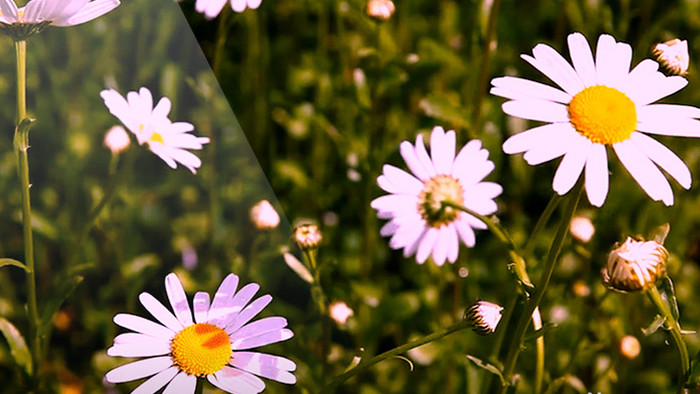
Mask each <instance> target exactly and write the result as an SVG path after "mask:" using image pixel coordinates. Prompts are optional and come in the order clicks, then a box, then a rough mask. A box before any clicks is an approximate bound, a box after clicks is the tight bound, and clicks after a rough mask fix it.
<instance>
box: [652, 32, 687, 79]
mask: <svg viewBox="0 0 700 394" xmlns="http://www.w3.org/2000/svg"><path fill="white" fill-rule="evenodd" d="M652 54H653V55H654V56H655V57H656V60H657V61H658V62H659V63H661V65H662V66H664V68H666V70H668V72H670V73H671V74H674V75H685V74H687V73H688V66H689V65H690V55H688V41H686V40H682V41H681V40H679V39H677V38H675V39H673V40H670V41H666V42H663V43H660V44H656V46H654V49H653V50H652Z"/></svg>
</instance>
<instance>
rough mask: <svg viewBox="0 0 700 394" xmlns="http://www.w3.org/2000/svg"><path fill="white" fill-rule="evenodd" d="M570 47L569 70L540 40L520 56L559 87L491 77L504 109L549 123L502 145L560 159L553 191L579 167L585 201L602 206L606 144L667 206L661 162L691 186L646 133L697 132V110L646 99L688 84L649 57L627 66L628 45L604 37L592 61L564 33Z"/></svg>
mask: <svg viewBox="0 0 700 394" xmlns="http://www.w3.org/2000/svg"><path fill="white" fill-rule="evenodd" d="M568 44H569V52H570V55H571V60H572V63H573V67H572V66H571V65H570V64H569V63H568V62H567V61H566V59H564V58H563V57H562V56H561V55H560V54H559V53H557V52H556V51H555V50H554V49H552V48H551V47H549V46H547V45H544V44H539V45H537V46H535V48H534V49H533V50H532V53H533V56H528V55H522V58H523V59H525V60H526V61H527V62H528V63H530V64H532V65H533V66H534V67H535V68H537V69H538V70H540V71H541V72H542V73H544V74H545V75H546V76H547V77H549V78H550V79H551V80H552V81H553V82H555V83H556V84H557V85H559V86H560V87H561V88H562V90H559V89H556V88H554V87H551V86H548V85H544V84H541V83H538V82H533V81H529V80H526V79H521V78H516V77H502V78H495V79H494V80H492V81H491V83H492V85H493V87H492V88H491V93H492V94H494V95H497V96H501V97H505V98H508V99H510V100H511V101H508V102H506V103H504V104H503V111H504V112H505V113H507V114H508V115H511V116H516V117H519V118H524V119H530V120H536V121H541V122H547V123H548V124H546V125H543V126H539V127H535V128H533V129H530V130H527V131H524V132H522V133H519V134H516V135H514V136H512V137H510V138H509V139H508V140H506V142H505V143H504V144H503V150H504V151H505V152H506V153H509V154H513V153H521V152H525V156H524V158H525V160H526V161H527V162H528V164H530V165H537V164H541V163H544V162H546V161H549V160H552V159H555V158H557V157H560V156H564V158H563V159H562V161H561V163H560V164H559V168H558V169H557V172H556V174H555V176H554V182H553V187H554V190H555V191H556V192H557V193H559V194H560V195H562V194H565V193H567V192H568V191H569V190H571V188H572V187H573V186H574V184H576V181H577V180H578V178H579V177H580V175H581V173H582V172H585V186H586V193H587V195H588V200H589V201H590V202H591V204H593V205H595V206H598V207H600V206H602V205H603V202H605V198H606V196H607V194H608V158H607V147H611V148H612V150H613V151H615V154H616V155H617V157H618V158H619V159H620V161H621V162H622V164H623V165H624V166H625V168H626V169H627V171H629V173H630V175H632V178H634V179H635V180H636V181H637V183H638V184H639V185H640V186H641V187H642V189H644V191H645V192H646V193H647V194H648V195H649V196H650V197H651V198H652V199H653V200H655V201H659V200H661V201H663V202H664V203H665V204H666V205H672V204H673V191H672V190H671V186H670V184H669V182H668V181H667V180H666V178H665V177H664V175H663V174H662V172H661V171H660V170H659V167H660V168H661V169H663V170H664V171H666V172H667V173H668V174H669V175H671V176H672V177H673V178H674V179H676V180H677V181H678V183H679V184H680V185H681V186H683V188H685V189H688V188H690V184H691V176H690V171H689V170H688V167H687V166H686V165H685V163H683V161H682V160H681V159H679V158H678V156H676V155H675V154H674V153H673V152H672V151H671V150H669V149H668V148H666V147H665V146H664V145H662V144H661V143H659V142H658V141H656V140H655V139H653V138H651V137H649V136H648V135H647V134H659V135H673V136H679V137H700V121H698V119H697V118H700V109H698V108H696V107H692V106H686V105H672V104H652V103H653V102H654V101H656V100H659V99H661V98H663V97H666V96H668V95H670V94H672V93H675V92H677V91H678V90H680V89H682V88H683V87H684V86H685V85H686V84H687V83H688V81H687V80H686V79H685V78H683V77H680V76H670V77H667V76H665V75H663V74H662V73H661V72H659V71H658V69H659V64H658V63H657V62H655V61H653V60H651V59H645V60H643V61H642V62H641V63H639V64H638V65H637V66H636V67H635V68H634V69H632V71H630V62H631V60H632V48H631V47H630V46H629V45H628V44H626V43H623V42H616V41H615V39H614V38H613V37H612V36H609V35H607V34H603V35H601V36H600V38H599V39H598V45H597V48H596V55H595V58H594V57H593V53H592V52H591V48H590V46H589V45H588V42H587V41H586V38H585V37H584V36H583V35H582V34H580V33H573V34H570V35H569V37H568Z"/></svg>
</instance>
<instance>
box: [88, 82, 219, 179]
mask: <svg viewBox="0 0 700 394" xmlns="http://www.w3.org/2000/svg"><path fill="white" fill-rule="evenodd" d="M100 96H102V99H103V100H104V102H105V105H106V106H107V108H109V112H110V113H111V114H112V115H114V116H116V117H117V118H118V119H119V120H120V121H121V122H122V123H123V124H124V126H126V128H127V129H129V130H130V131H131V132H132V133H134V134H135V135H136V139H137V140H138V142H139V144H141V145H143V144H147V145H148V149H150V150H151V152H153V153H155V154H156V155H157V156H158V157H160V158H161V159H163V161H165V163H167V164H168V166H170V167H171V168H176V167H177V163H180V164H182V165H184V166H185V167H187V168H188V169H189V170H190V171H192V173H196V172H197V171H196V168H199V167H200V166H201V165H202V161H201V160H199V158H198V157H197V156H195V155H194V154H193V153H191V152H188V151H187V150H185V149H202V146H203V144H206V143H208V142H209V138H207V137H197V136H194V135H192V134H189V133H188V132H190V131H192V130H194V126H193V125H192V124H190V123H187V122H175V123H173V122H171V121H170V119H168V113H169V112H170V106H171V103H170V100H169V99H168V98H167V97H163V98H161V99H160V101H158V104H157V105H156V106H155V108H154V107H153V96H151V92H150V91H149V90H148V89H147V88H145V87H142V88H141V89H139V91H138V92H129V93H127V95H126V99H124V97H122V96H121V95H120V94H119V93H118V92H117V91H116V90H114V89H107V90H103V91H102V92H101V93H100Z"/></svg>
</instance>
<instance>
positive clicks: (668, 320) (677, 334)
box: [646, 286, 690, 392]
mask: <svg viewBox="0 0 700 394" xmlns="http://www.w3.org/2000/svg"><path fill="white" fill-rule="evenodd" d="M646 294H647V296H648V297H649V300H651V303H652V304H654V306H655V307H656V310H657V311H658V312H659V313H660V314H661V316H663V317H664V328H665V329H666V331H668V332H669V333H670V334H671V342H673V344H674V345H675V346H676V349H677V350H678V357H679V361H680V370H679V371H678V391H679V392H682V390H683V385H684V384H685V383H686V380H687V379H688V372H689V371H690V357H689V356H688V347H687V346H686V344H685V341H683V337H682V335H681V328H680V325H679V324H678V322H677V321H676V319H674V318H673V314H672V313H671V310H670V309H669V308H668V305H666V303H665V302H664V301H663V300H662V299H661V295H660V294H659V290H658V289H657V288H656V286H651V287H650V288H649V289H647V290H646Z"/></svg>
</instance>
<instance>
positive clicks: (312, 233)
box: [293, 222, 323, 250]
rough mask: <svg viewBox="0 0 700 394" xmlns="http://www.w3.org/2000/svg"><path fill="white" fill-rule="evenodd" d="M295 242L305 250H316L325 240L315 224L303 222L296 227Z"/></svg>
mask: <svg viewBox="0 0 700 394" xmlns="http://www.w3.org/2000/svg"><path fill="white" fill-rule="evenodd" d="M293 237H294V241H296V243H297V245H299V248H301V249H303V250H309V249H316V248H318V245H319V244H320V243H321V240H322V239H323V235H322V234H321V230H319V228H318V226H317V225H316V224H314V223H310V222H301V223H299V224H297V225H296V226H295V227H294V236H293Z"/></svg>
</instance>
